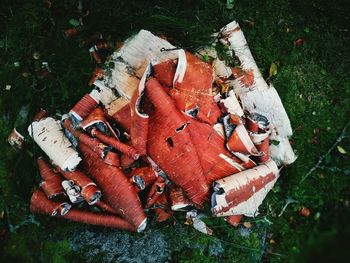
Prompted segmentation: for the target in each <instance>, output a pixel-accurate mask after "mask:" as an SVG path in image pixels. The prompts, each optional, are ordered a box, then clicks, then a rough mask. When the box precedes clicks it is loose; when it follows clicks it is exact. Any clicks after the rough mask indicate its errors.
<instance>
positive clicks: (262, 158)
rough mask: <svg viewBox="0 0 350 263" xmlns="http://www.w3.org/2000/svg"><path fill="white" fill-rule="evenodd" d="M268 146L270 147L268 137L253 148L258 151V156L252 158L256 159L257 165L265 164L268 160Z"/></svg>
mask: <svg viewBox="0 0 350 263" xmlns="http://www.w3.org/2000/svg"><path fill="white" fill-rule="evenodd" d="M269 145H270V139H269V137H267V138H266V139H265V140H263V141H262V142H260V143H256V144H255V147H256V148H257V149H258V151H259V156H254V158H255V159H256V161H257V162H258V163H265V162H267V161H268V160H269V159H270V154H269ZM252 158H253V157H252Z"/></svg>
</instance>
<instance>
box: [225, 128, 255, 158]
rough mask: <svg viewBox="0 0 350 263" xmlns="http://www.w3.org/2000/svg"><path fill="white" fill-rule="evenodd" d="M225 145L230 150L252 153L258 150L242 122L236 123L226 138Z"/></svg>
mask: <svg viewBox="0 0 350 263" xmlns="http://www.w3.org/2000/svg"><path fill="white" fill-rule="evenodd" d="M226 146H227V148H228V149H229V150H230V151H231V152H239V153H243V154H254V155H256V154H257V153H258V150H257V149H256V148H255V146H254V144H253V142H252V140H251V139H250V137H249V134H248V132H247V130H246V129H245V127H244V125H243V124H241V125H238V126H237V127H236V128H235V130H234V131H233V133H232V134H231V136H230V138H229V139H228V141H227V144H226Z"/></svg>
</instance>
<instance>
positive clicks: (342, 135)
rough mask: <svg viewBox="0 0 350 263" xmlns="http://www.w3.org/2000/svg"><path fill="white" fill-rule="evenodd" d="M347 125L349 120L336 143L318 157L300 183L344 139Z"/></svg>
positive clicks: (349, 122) (349, 123)
mask: <svg viewBox="0 0 350 263" xmlns="http://www.w3.org/2000/svg"><path fill="white" fill-rule="evenodd" d="M349 125H350V120H349V121H348V122H347V124H346V125H345V126H344V128H343V130H342V132H341V133H340V135H339V137H338V138H337V139H336V141H335V142H334V143H333V145H332V146H331V148H329V149H328V151H327V152H326V153H325V154H324V155H322V156H320V158H319V159H318V161H317V163H316V164H315V165H314V166H313V167H312V168H311V169H310V170H309V171H308V172H307V173H306V174H305V175H304V177H303V178H302V179H301V181H300V183H302V182H304V181H305V180H306V179H307V178H308V177H309V176H310V174H312V173H313V172H314V171H315V170H316V169H318V168H320V167H321V164H322V162H323V161H324V159H325V158H326V157H327V156H328V155H330V153H331V152H332V151H333V150H334V149H335V147H337V145H338V144H339V143H340V142H341V141H342V140H343V139H344V138H345V137H346V135H345V132H346V130H347V128H348V127H349Z"/></svg>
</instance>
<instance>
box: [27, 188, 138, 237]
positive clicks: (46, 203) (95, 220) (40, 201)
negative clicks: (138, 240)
mask: <svg viewBox="0 0 350 263" xmlns="http://www.w3.org/2000/svg"><path fill="white" fill-rule="evenodd" d="M30 211H31V212H32V213H38V214H47V215H50V216H56V215H58V214H60V215H62V217H63V218H66V219H69V220H72V221H75V222H80V223H85V224H91V225H97V226H105V227H112V228H117V229H121V230H128V231H133V232H135V231H136V228H135V227H134V226H133V225H131V224H130V223H128V222H127V221H126V220H125V219H122V218H120V217H117V216H115V215H109V214H103V213H94V212H90V211H84V210H80V209H76V208H71V209H70V205H68V204H67V203H59V202H53V201H51V200H49V199H47V198H46V196H45V195H44V194H43V193H42V192H41V191H39V190H37V191H35V192H34V193H33V195H32V198H31V202H30Z"/></svg>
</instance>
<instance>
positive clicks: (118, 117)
mask: <svg viewBox="0 0 350 263" xmlns="http://www.w3.org/2000/svg"><path fill="white" fill-rule="evenodd" d="M112 118H113V119H114V120H115V121H116V122H117V123H118V124H119V125H120V126H122V128H123V129H125V131H126V132H130V129H131V109H130V104H127V105H125V106H124V107H123V108H121V109H120V110H119V111H117V112H116V113H114V114H113V116H112Z"/></svg>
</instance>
